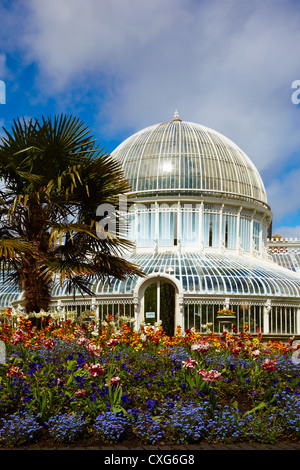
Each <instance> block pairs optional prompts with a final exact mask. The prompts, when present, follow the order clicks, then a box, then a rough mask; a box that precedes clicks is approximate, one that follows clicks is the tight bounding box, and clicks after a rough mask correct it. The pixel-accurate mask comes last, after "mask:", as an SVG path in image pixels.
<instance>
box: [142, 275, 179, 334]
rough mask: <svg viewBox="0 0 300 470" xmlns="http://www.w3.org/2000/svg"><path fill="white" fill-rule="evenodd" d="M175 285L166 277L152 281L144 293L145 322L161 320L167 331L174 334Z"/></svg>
mask: <svg viewBox="0 0 300 470" xmlns="http://www.w3.org/2000/svg"><path fill="white" fill-rule="evenodd" d="M175 297H176V292H175V287H174V286H173V284H171V283H170V282H168V281H166V280H165V279H158V280H157V281H154V282H152V283H151V284H149V285H148V287H147V288H146V289H145V293H144V314H145V323H146V324H147V323H150V324H151V325H154V323H156V322H158V321H161V322H162V327H163V330H164V331H165V333H166V334H167V335H169V336H173V335H174V328H175Z"/></svg>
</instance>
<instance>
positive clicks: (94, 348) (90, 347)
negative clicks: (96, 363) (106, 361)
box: [87, 344, 101, 356]
mask: <svg viewBox="0 0 300 470" xmlns="http://www.w3.org/2000/svg"><path fill="white" fill-rule="evenodd" d="M87 350H88V351H89V352H90V353H91V354H93V355H94V356H99V355H100V351H101V348H99V347H98V346H96V345H95V344H88V345H87Z"/></svg>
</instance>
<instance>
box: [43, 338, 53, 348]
mask: <svg viewBox="0 0 300 470" xmlns="http://www.w3.org/2000/svg"><path fill="white" fill-rule="evenodd" d="M54 344H55V343H54V340H53V339H52V338H47V339H45V340H44V341H43V346H44V348H45V349H53V348H54Z"/></svg>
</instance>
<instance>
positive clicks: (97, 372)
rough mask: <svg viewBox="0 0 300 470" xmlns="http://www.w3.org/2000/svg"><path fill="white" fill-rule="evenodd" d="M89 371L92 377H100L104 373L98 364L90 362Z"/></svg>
mask: <svg viewBox="0 0 300 470" xmlns="http://www.w3.org/2000/svg"><path fill="white" fill-rule="evenodd" d="M90 373H91V376H92V377H100V376H101V375H103V374H104V369H103V367H102V366H101V365H100V364H91V365H90Z"/></svg>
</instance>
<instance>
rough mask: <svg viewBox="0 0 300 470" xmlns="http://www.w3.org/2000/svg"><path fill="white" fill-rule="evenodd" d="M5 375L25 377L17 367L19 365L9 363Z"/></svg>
mask: <svg viewBox="0 0 300 470" xmlns="http://www.w3.org/2000/svg"><path fill="white" fill-rule="evenodd" d="M6 375H7V377H13V376H14V375H15V376H17V377H20V378H22V377H25V376H24V374H23V372H22V371H21V370H20V369H19V367H18V366H14V365H13V364H9V367H8V370H7V372H6Z"/></svg>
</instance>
